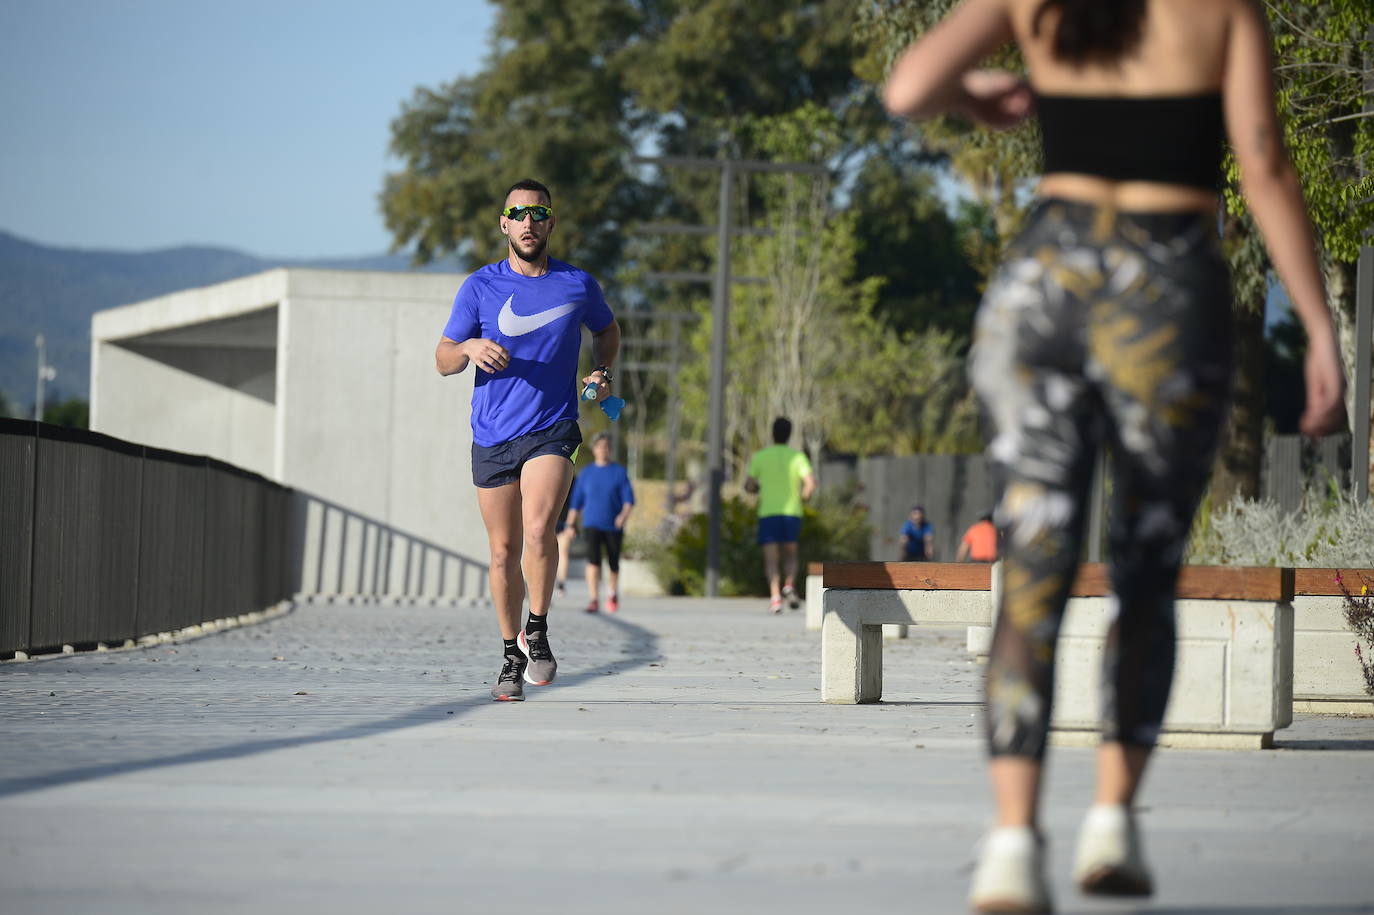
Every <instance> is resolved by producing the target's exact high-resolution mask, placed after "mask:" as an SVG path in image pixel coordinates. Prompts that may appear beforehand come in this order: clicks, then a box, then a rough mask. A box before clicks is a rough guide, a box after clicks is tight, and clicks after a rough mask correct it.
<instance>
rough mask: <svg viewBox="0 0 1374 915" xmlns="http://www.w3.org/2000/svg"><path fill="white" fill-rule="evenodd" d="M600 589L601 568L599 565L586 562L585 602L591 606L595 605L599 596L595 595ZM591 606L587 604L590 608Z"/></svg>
mask: <svg viewBox="0 0 1374 915" xmlns="http://www.w3.org/2000/svg"><path fill="white" fill-rule="evenodd" d="M600 588H601V566H600V564H599V563H595V562H592V560H591V559H590V558H589V559H588V560H587V595H588V597H587V600H589V601H590V602H591V603H592V604H594V603H596V602H597V600H598V598H599V597H600V595H599V594H598V593H597V592H598V591H599V590H600ZM590 605H591V604H588V606H590Z"/></svg>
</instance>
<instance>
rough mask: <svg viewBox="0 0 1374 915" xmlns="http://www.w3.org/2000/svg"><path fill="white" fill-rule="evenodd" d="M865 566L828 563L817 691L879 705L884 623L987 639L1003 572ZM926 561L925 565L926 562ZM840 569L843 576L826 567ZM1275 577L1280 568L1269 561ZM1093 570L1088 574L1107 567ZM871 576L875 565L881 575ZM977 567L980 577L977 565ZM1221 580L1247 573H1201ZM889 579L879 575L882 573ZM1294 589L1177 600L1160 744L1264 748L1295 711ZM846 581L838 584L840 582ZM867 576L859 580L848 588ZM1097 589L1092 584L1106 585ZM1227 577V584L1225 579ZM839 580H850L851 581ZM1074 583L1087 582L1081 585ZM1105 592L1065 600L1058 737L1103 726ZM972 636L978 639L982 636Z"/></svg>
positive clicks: (1055, 723)
mask: <svg viewBox="0 0 1374 915" xmlns="http://www.w3.org/2000/svg"><path fill="white" fill-rule="evenodd" d="M909 565H910V566H911V568H903V566H908V564H884V563H862V564H858V563H856V564H853V566H855V567H860V566H867V567H869V568H868V569H864V568H851V569H844V567H843V566H842V565H840V564H835V565H834V566H828V567H827V575H826V585H827V588H826V591H825V598H824V601H825V609H824V622H823V625H822V630H821V657H822V660H821V699H822V700H823V701H825V702H833V703H841V704H850V703H864V702H876V701H878V700H879V699H880V698H881V697H882V693H883V673H882V654H883V647H882V638H881V632H882V628H883V626H884V625H894V624H897V625H904V626H925V627H941V628H966V629H967V630H969V645H970V647H984V645H983V642H984V641H985V636H986V634H987V632H988V630H985V629H983V627H987V626H990V624H991V618H992V613H993V608H994V607H995V606H996V605H997V599H996V596H997V590H998V588H999V587H1000V577H1001V576H1000V574H998V572H999V571H1000V569H998V568H997V567H993V568H991V569H989V568H987V567H981V568H979V569H973V568H968V567H966V568H960V567H959V566H957V565H947V564H941V563H930V564H909ZM919 567H924V569H925V571H921V570H920V568H919ZM830 568H836V569H837V574H835V575H833V576H832V575H831V574H829V570H830ZM1262 571H1263V572H1269V573H1273V574H1272V575H1270V576H1268V577H1270V578H1273V579H1274V580H1275V583H1279V582H1281V581H1282V580H1283V577H1284V576H1283V572H1284V571H1285V570H1278V569H1273V570H1262ZM1100 572H1101V569H1100V567H1095V568H1094V569H1093V570H1092V571H1091V573H1090V574H1093V575H1098V574H1100ZM875 573H876V574H875ZM980 573H981V574H980ZM1201 574H1202V575H1203V576H1206V577H1207V579H1208V582H1207V588H1205V589H1196V588H1194V590H1211V591H1213V592H1217V591H1219V589H1218V587H1217V584H1216V582H1215V581H1214V580H1217V579H1233V578H1234V579H1237V581H1239V577H1240V576H1249V577H1250V578H1254V577H1256V576H1253V575H1250V570H1230V569H1210V570H1201ZM884 576H885V577H886V578H887V579H888V581H886V582H885V581H883V577H884ZM1287 582H1288V585H1287V587H1288V590H1289V593H1287V594H1284V593H1282V591H1281V590H1277V589H1270V590H1273V593H1272V595H1268V596H1266V594H1267V592H1266V591H1265V590H1264V589H1263V588H1254V587H1250V586H1249V585H1248V584H1242V585H1239V586H1238V587H1237V589H1236V590H1235V591H1233V592H1231V593H1234V594H1235V596H1234V597H1230V596H1225V595H1223V596H1220V597H1214V598H1210V599H1188V594H1189V593H1190V592H1189V591H1188V588H1189V585H1188V583H1187V575H1185V578H1184V581H1183V584H1182V586H1181V596H1182V597H1183V598H1184V599H1180V600H1179V602H1178V635H1179V638H1178V661H1177V664H1176V666H1175V670H1174V684H1173V691H1172V693H1171V700H1170V703H1169V710H1168V713H1167V715H1166V718H1165V721H1164V730H1165V733H1164V735H1163V736H1162V738H1161V742H1162V743H1165V744H1172V745H1187V746H1205V747H1218V746H1226V747H1260V746H1269V745H1270V744H1271V743H1272V741H1273V735H1274V731H1275V730H1278V729H1280V728H1283V727H1287V726H1288V725H1289V724H1290V723H1291V721H1292V717H1293V681H1294V676H1293V663H1294V662H1293V644H1294V637H1293V604H1292V596H1291V584H1292V576H1291V572H1290V573H1289V574H1288V577H1287ZM837 584H839V585H840V587H836V585H837ZM855 584H859V585H863V586H861V587H854V586H853V585H855ZM1098 584H1099V587H1097V588H1088V589H1087V590H1100V583H1098ZM1224 584H1225V583H1224V582H1222V585H1223V587H1224ZM844 585H850V586H849V587H845V586H844ZM1076 590H1083V589H1080V588H1077V587H1076ZM1110 614H1111V608H1110V604H1109V600H1108V599H1107V598H1106V597H1105V596H1101V595H1083V596H1078V597H1073V598H1071V599H1070V600H1069V604H1068V608H1067V610H1066V613H1065V618H1064V622H1063V625H1062V628H1061V630H1060V641H1059V654H1058V658H1057V662H1056V677H1055V702H1054V716H1053V719H1052V722H1051V724H1052V727H1053V728H1054V730H1055V734H1056V740H1057V741H1058V742H1066V741H1067V742H1080V741H1094V740H1095V739H1096V734H1097V732H1098V730H1099V711H1098V708H1099V705H1098V699H1097V693H1098V679H1099V676H1100V671H1101V668H1102V653H1103V649H1104V645H1105V643H1106V635H1107V628H1108V625H1109V623H1110ZM975 643H977V644H976V645H975Z"/></svg>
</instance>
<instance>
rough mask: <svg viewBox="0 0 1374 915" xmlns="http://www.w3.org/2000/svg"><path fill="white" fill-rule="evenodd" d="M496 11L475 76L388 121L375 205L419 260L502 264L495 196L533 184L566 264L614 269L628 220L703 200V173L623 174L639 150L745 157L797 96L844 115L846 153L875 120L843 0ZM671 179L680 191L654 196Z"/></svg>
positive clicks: (548, 4) (550, 4) (542, 5)
mask: <svg viewBox="0 0 1374 915" xmlns="http://www.w3.org/2000/svg"><path fill="white" fill-rule="evenodd" d="M497 7H498V10H497V15H496V21H495V26H494V35H495V37H494V41H493V45H492V49H491V53H490V55H489V57H488V59H487V65H486V68H485V69H484V70H483V71H482V72H481V73H479V74H478V75H476V76H473V77H469V78H465V79H460V80H457V81H455V82H453V83H450V84H448V85H446V86H443V87H440V88H439V89H437V90H436V89H423V88H422V89H419V90H417V91H416V93H415V96H414V98H413V99H412V100H411V102H410V103H409V104H408V105H406V106H405V108H404V110H403V111H402V113H401V115H400V117H398V118H397V119H396V121H395V122H394V123H393V125H392V150H393V151H394V152H395V153H396V154H397V155H398V156H400V157H401V159H402V160H403V161H404V163H405V167H404V169H403V170H402V171H401V172H398V173H396V174H392V175H390V176H388V178H387V180H386V185H385V188H384V190H383V192H382V209H383V213H384V214H385V217H386V221H387V226H388V227H389V228H390V230H391V232H392V235H393V238H394V239H395V245H396V246H397V247H398V248H401V247H409V248H410V250H411V252H412V255H413V256H414V258H415V259H416V260H418V261H422V262H423V261H428V260H430V259H431V258H433V257H436V256H441V255H447V254H455V255H457V256H458V257H459V258H460V260H462V261H463V262H464V263H466V264H467V265H469V266H473V265H476V264H479V263H482V262H484V261H489V260H491V259H493V258H494V257H495V256H499V253H500V250H501V249H500V244H499V243H500V241H501V238H500V236H499V235H498V234H497V232H496V209H497V207H496V198H497V196H498V195H499V194H500V193H501V191H502V190H504V189H505V188H506V187H507V186H508V185H509V184H510V183H512V182H513V181H514V180H515V179H516V178H519V177H524V176H526V175H532V176H535V177H538V178H539V179H540V180H542V181H544V182H545V183H546V184H548V185H549V186H550V187H551V188H552V189H553V191H554V193H555V194H557V195H558V200H556V201H555V204H557V205H559V206H560V207H562V209H563V210H564V211H565V212H567V213H568V214H569V216H568V217H567V218H565V219H564V221H563V222H562V224H561V225H560V228H559V242H558V245H559V251H560V256H561V257H566V258H567V259H569V260H573V261H574V262H576V263H578V264H579V265H581V266H584V267H586V268H587V269H589V270H592V271H593V272H597V273H609V272H610V271H611V269H612V268H614V267H615V266H617V265H618V258H619V255H620V253H621V251H622V247H623V245H624V242H625V238H626V234H627V233H628V232H629V231H630V225H631V224H632V223H633V222H634V221H636V220H638V219H647V218H658V217H668V218H671V217H672V216H673V215H674V210H675V209H678V208H680V207H681V206H682V201H689V202H690V201H696V202H704V201H703V200H702V197H703V195H705V194H709V190H708V186H709V184H710V182H709V180H704V179H709V175H705V176H703V175H674V174H666V175H660V176H658V177H657V179H652V178H645V176H643V175H641V174H640V172H639V170H635V169H633V168H632V167H631V165H630V163H629V162H628V159H629V153H630V152H632V151H633V150H636V149H655V150H658V151H660V152H662V153H678V154H692V155H705V156H714V155H716V154H718V153H724V152H729V153H732V154H735V155H742V156H747V155H750V154H751V153H752V152H753V150H751V149H749V148H747V147H745V146H744V145H743V144H742V143H741V142H740V139H739V135H738V132H737V130H736V128H737V126H738V125H739V123H741V122H742V121H743V120H744V119H747V118H752V117H759V116H765V117H766V116H770V115H775V114H779V113H782V112H785V111H789V110H792V109H793V108H796V107H797V106H799V105H800V104H802V103H803V102H805V101H808V100H809V101H813V102H815V103H818V104H821V105H823V106H826V107H828V108H830V109H832V110H833V111H835V112H836V113H837V116H838V117H839V118H840V119H841V121H842V123H844V124H845V125H846V128H847V129H848V137H849V139H848V143H849V144H850V147H851V150H852V149H857V148H859V147H861V146H862V144H863V143H864V142H866V138H867V137H868V136H869V135H870V134H871V133H872V132H873V131H875V130H880V129H882V125H883V124H884V123H885V122H884V120H883V119H882V118H881V116H880V113H879V111H878V108H877V105H876V101H875V100H874V99H873V98H872V94H871V93H868V92H862V91H859V90H860V88H861V85H862V84H861V83H860V81H859V80H858V79H857V77H856V76H855V75H854V73H853V72H852V69H851V67H850V61H851V60H852V56H853V52H852V43H853V34H852V30H851V29H850V28H849V25H850V22H851V19H852V17H851V15H850V14H849V13H847V9H848V4H847V3H844V2H842V0H811V2H803V3H796V2H786V0H705V2H692V3H689V2H686V0H662V2H654V3H632V2H629V0H585V2H581V3H578V4H576V5H575V6H570V5H569V4H567V3H563V2H561V0H520V2H516V0H498V2H497ZM675 182H676V183H678V184H679V187H677V188H676V189H675V190H676V191H677V192H676V193H663V191H664V190H665V188H666V187H667V186H669V185H672V184H673V183H675ZM683 184H691V185H694V186H695V190H696V194H695V195H694V194H689V193H683V191H684V190H685V188H684V187H682V186H681V185H683ZM690 209H692V210H695V207H690ZM703 209H704V211H705V212H707V213H710V212H712V210H711V209H710V208H709V207H704V208H703ZM677 215H681V213H680V212H679V213H678V214H677ZM696 216H697V213H696V212H690V213H689V221H695V218H696Z"/></svg>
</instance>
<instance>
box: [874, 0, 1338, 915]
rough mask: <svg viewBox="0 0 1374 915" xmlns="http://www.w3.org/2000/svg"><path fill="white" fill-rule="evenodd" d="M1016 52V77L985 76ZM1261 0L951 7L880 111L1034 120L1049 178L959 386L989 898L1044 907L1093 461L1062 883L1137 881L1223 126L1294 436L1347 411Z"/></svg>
mask: <svg viewBox="0 0 1374 915" xmlns="http://www.w3.org/2000/svg"><path fill="white" fill-rule="evenodd" d="M1008 41H1014V42H1016V44H1017V45H1018V46H1019V47H1020V50H1021V53H1022V56H1023V58H1024V60H1025V63H1026V67H1027V70H1028V73H1029V79H1028V80H1023V79H1021V78H1020V77H1017V76H1015V75H1013V74H1011V73H1007V72H1003V71H989V70H980V69H977V65H978V63H979V61H980V60H982V59H983V58H985V57H986V56H987V55H989V54H990V53H992V52H994V51H996V50H997V49H998V48H999V47H1001V46H1002V45H1003V44H1005V43H1006V42H1008ZM1271 70H1272V64H1271V61H1270V55H1269V40H1268V35H1267V31H1266V27H1265V22H1264V16H1263V13H1262V12H1261V10H1260V8H1259V5H1258V4H1257V3H1255V2H1252V0H965V2H963V3H962V4H960V5H959V6H958V7H957V8H956V9H955V10H954V11H953V12H952V13H951V14H950V15H949V16H948V17H947V18H946V19H945V20H944V21H942V22H941V23H940V24H939V25H937V26H936V27H935V28H933V29H931V30H930V32H929V33H927V34H926V35H925V36H924V37H923V38H922V39H921V40H920V41H918V42H916V43H915V44H913V45H912V46H911V47H910V48H908V49H907V50H906V52H905V53H904V54H903V56H902V57H901V58H900V59H899V60H898V62H897V64H896V66H895V67H894V69H893V71H892V74H891V77H890V79H889V82H888V84H887V87H886V90H885V102H886V104H887V107H888V109H889V110H890V111H892V112H894V113H897V114H902V115H906V116H909V117H915V118H919V117H925V116H930V115H935V114H942V113H953V114H960V115H964V116H966V117H968V118H970V119H972V120H974V121H977V122H980V123H983V124H986V125H988V126H992V127H997V128H1001V127H1009V126H1012V125H1014V124H1016V123H1018V122H1020V121H1021V120H1022V119H1024V118H1026V117H1028V116H1030V115H1031V114H1032V113H1036V114H1038V117H1039V119H1040V126H1041V130H1042V133H1043V135H1044V154H1045V171H1044V174H1043V176H1042V178H1041V179H1040V182H1039V186H1038V190H1037V200H1036V202H1035V203H1034V205H1033V207H1032V210H1031V213H1030V214H1029V218H1028V220H1027V223H1026V227H1025V229H1024V230H1023V231H1022V233H1021V234H1020V236H1019V237H1018V238H1017V239H1016V240H1015V242H1014V243H1013V244H1012V245H1011V246H1010V249H1009V250H1008V252H1007V255H1006V259H1005V261H1004V263H1003V264H1002V266H1001V268H1000V269H999V271H998V272H997V273H996V274H995V276H994V277H993V279H992V281H991V282H990V284H989V286H988V290H987V294H986V297H985V299H984V301H983V304H982V307H981V309H980V311H979V315H978V319H977V328H976V331H975V336H974V346H973V350H972V354H971V369H970V371H971V375H972V378H973V383H974V386H975V388H976V390H977V392H978V395H979V397H980V399H981V401H982V403H983V405H984V407H985V409H986V411H987V414H988V416H989V417H990V419H991V422H992V425H993V437H992V440H991V442H990V444H989V448H988V453H989V456H990V457H991V458H992V459H993V460H994V461H996V462H998V463H999V464H1000V465H1001V466H1002V468H1003V470H1004V471H1005V481H1006V482H1005V489H1004V490H1003V493H1002V496H1001V500H1000V503H999V505H998V508H997V513H996V522H997V525H998V527H999V528H1000V529H1001V530H1002V533H1003V538H1004V539H1003V542H1004V545H1005V550H1004V559H1005V566H1004V570H1005V571H1004V575H1005V579H1004V581H1005V586H1004V589H1003V598H1002V605H1001V607H1000V608H999V611H1000V612H999V614H998V622H997V628H996V632H995V634H994V638H993V645H992V652H991V658H990V661H989V664H988V671H987V682H986V697H987V741H988V752H989V755H990V757H991V762H990V766H989V769H990V775H991V780H992V785H993V793H994V797H995V801H996V806H997V825H996V826H995V828H994V829H993V830H992V832H991V833H990V834H989V835H988V837H987V839H986V841H985V842H984V844H983V848H982V851H981V853H980V859H979V862H978V866H977V868H976V870H975V872H974V879H973V888H972V893H971V897H970V902H971V904H972V905H973V907H974V908H975V909H976V910H977V911H982V912H1044V911H1049V910H1050V908H1051V900H1050V896H1049V892H1048V889H1047V885H1046V880H1045V874H1044V839H1043V837H1042V836H1041V834H1040V832H1039V830H1038V825H1037V824H1038V809H1037V805H1038V799H1039V792H1040V778H1041V768H1042V762H1043V759H1044V754H1045V746H1046V738H1047V734H1048V731H1049V721H1050V702H1051V697H1052V691H1053V675H1054V653H1055V639H1056V636H1057V634H1058V630H1059V624H1060V620H1061V618H1062V616H1063V612H1064V606H1065V602H1066V601H1067V599H1068V593H1069V587H1070V584H1071V582H1072V581H1073V577H1074V573H1075V570H1076V568H1077V563H1078V557H1079V555H1080V546H1081V544H1082V534H1083V522H1084V515H1085V512H1084V508H1085V505H1086V502H1087V487H1088V481H1089V480H1090V478H1091V473H1090V468H1091V467H1092V463H1093V460H1094V458H1095V456H1096V453H1097V451H1098V449H1099V448H1103V447H1106V448H1109V449H1110V452H1111V454H1112V458H1113V461H1114V476H1113V479H1114V491H1113V499H1114V507H1113V512H1112V527H1111V530H1110V534H1109V539H1110V563H1111V580H1112V589H1113V593H1114V598H1113V600H1114V602H1115V609H1116V615H1115V621H1114V622H1113V624H1112V629H1111V631H1110V633H1109V636H1108V641H1107V652H1106V658H1105V665H1104V670H1103V676H1102V709H1103V717H1104V721H1103V734H1102V743H1101V745H1100V747H1099V749H1098V751H1097V788H1096V794H1095V797H1094V800H1093V804H1092V806H1091V807H1090V808H1089V811H1088V814H1087V817H1086V818H1085V820H1084V822H1083V826H1082V828H1081V830H1080V832H1079V837H1078V846H1077V851H1076V854H1075V861H1074V877H1075V880H1076V882H1077V883H1078V884H1079V886H1080V888H1081V889H1082V890H1083V891H1084V892H1086V893H1099V894H1109V895H1148V894H1149V893H1151V892H1152V890H1153V881H1152V877H1151V874H1150V871H1149V869H1148V867H1147V865H1146V862H1145V857H1144V853H1143V850H1142V847H1141V841H1140V836H1139V832H1138V830H1137V828H1136V823H1135V820H1134V818H1133V816H1132V813H1131V803H1132V801H1133V799H1134V797H1135V795H1136V791H1137V789H1138V788H1139V786H1140V781H1141V777H1142V775H1143V773H1144V770H1145V764H1146V761H1147V759H1148V758H1149V754H1150V750H1151V748H1152V747H1153V746H1154V743H1155V739H1156V736H1157V735H1158V733H1159V730H1160V724H1161V722H1162V720H1163V717H1164V709H1165V703H1166V701H1167V698H1168V691H1169V685H1170V681H1171V679H1172V677H1173V667H1174V616H1173V596H1174V589H1175V585H1176V580H1177V574H1178V566H1179V563H1180V561H1181V558H1182V554H1183V550H1184V547H1185V546H1186V542H1187V537H1188V532H1189V528H1190V525H1191V521H1192V517H1193V514H1194V512H1195V510H1196V508H1197V504H1198V501H1199V499H1200V498H1201V495H1202V492H1203V488H1204V487H1205V485H1206V482H1207V475H1208V472H1209V470H1210V468H1211V465H1212V459H1213V455H1214V453H1215V450H1216V445H1217V439H1218V434H1219V431H1220V429H1221V427H1222V426H1223V421H1224V419H1225V412H1226V409H1227V404H1228V401H1229V396H1230V382H1231V372H1232V361H1231V358H1232V357H1231V354H1232V342H1231V299H1230V295H1231V293H1230V278H1229V276H1228V274H1227V268H1226V265H1225V262H1224V260H1223V258H1222V256H1221V253H1220V250H1219V245H1218V239H1217V222H1218V220H1217V216H1218V206H1219V203H1220V201H1219V196H1218V192H1217V189H1218V187H1219V185H1220V181H1221V159H1222V152H1223V138H1225V139H1226V140H1228V141H1229V143H1230V146H1231V148H1232V149H1233V150H1234V151H1235V156H1236V159H1237V162H1238V163H1239V165H1240V170H1241V189H1242V191H1243V193H1244V194H1245V196H1246V199H1247V200H1248V202H1249V205H1250V209H1251V212H1252V213H1253V214H1254V217H1255V221H1256V223H1257V224H1258V226H1259V229H1260V232H1261V234H1262V236H1263V238H1264V241H1265V244H1266V246H1267V248H1268V250H1269V254H1270V257H1271V259H1272V261H1273V264H1274V266H1275V268H1276V270H1277V271H1278V274H1279V278H1280V279H1281V280H1282V282H1283V284H1284V286H1285V287H1286V289H1287V291H1288V295H1289V298H1290V300H1291V301H1292V302H1293V307H1294V310H1295V312H1296V313H1297V315H1298V317H1299V319H1301V321H1302V323H1303V326H1304V327H1305V329H1306V331H1307V335H1308V349H1307V361H1306V366H1305V378H1306V382H1307V395H1306V396H1307V399H1306V409H1305V412H1304V414H1303V417H1302V422H1301V428H1302V431H1303V432H1304V433H1306V434H1307V435H1312V436H1315V435H1321V434H1324V433H1326V432H1330V431H1332V430H1334V429H1336V428H1337V426H1338V424H1339V423H1340V421H1341V418H1342V410H1343V404H1342V393H1343V390H1344V376H1343V374H1342V370H1341V366H1340V358H1339V355H1338V349H1337V344H1336V339H1335V333H1334V329H1333V326H1332V322H1331V317H1330V314H1329V312H1328V310H1327V306H1326V299H1325V293H1324V290H1323V287H1322V281H1321V274H1320V272H1319V269H1318V263H1317V257H1316V250H1315V243H1314V238H1313V232H1312V227H1311V223H1310V220H1309V219H1308V217H1307V213H1306V209H1305V205H1304V202H1303V198H1302V192H1301V189H1300V187H1299V184H1298V180H1297V175H1296V172H1295V171H1294V169H1293V167H1292V165H1291V163H1290V162H1289V159H1288V155H1287V152H1286V150H1285V149H1284V146H1283V141H1282V131H1281V129H1280V128H1279V124H1278V119H1277V114H1276V112H1275V106H1274V88H1273V79H1272V73H1271Z"/></svg>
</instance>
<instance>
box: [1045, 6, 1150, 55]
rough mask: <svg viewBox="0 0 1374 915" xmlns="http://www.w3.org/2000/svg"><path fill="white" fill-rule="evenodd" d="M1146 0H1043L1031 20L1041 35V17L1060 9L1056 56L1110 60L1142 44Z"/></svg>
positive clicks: (1056, 28)
mask: <svg viewBox="0 0 1374 915" xmlns="http://www.w3.org/2000/svg"><path fill="white" fill-rule="evenodd" d="M1145 4H1146V0H1044V2H1042V3H1041V4H1040V6H1038V7H1037V8H1036V10H1035V17H1034V18H1033V19H1032V20H1031V34H1032V35H1036V36H1038V35H1039V34H1040V18H1041V17H1042V16H1044V15H1045V14H1046V13H1048V12H1049V11H1050V10H1058V11H1059V23H1058V25H1057V26H1056V27H1055V30H1054V45H1053V47H1054V56H1055V57H1057V58H1059V59H1060V60H1065V61H1068V62H1070V63H1076V64H1085V63H1089V62H1092V61H1097V62H1102V63H1109V62H1111V61H1115V60H1119V59H1121V58H1122V57H1125V56H1126V55H1127V54H1129V53H1130V52H1131V51H1132V50H1134V49H1135V46H1136V45H1137V44H1139V43H1140V33H1141V31H1142V29H1143V27H1144V23H1145Z"/></svg>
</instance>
